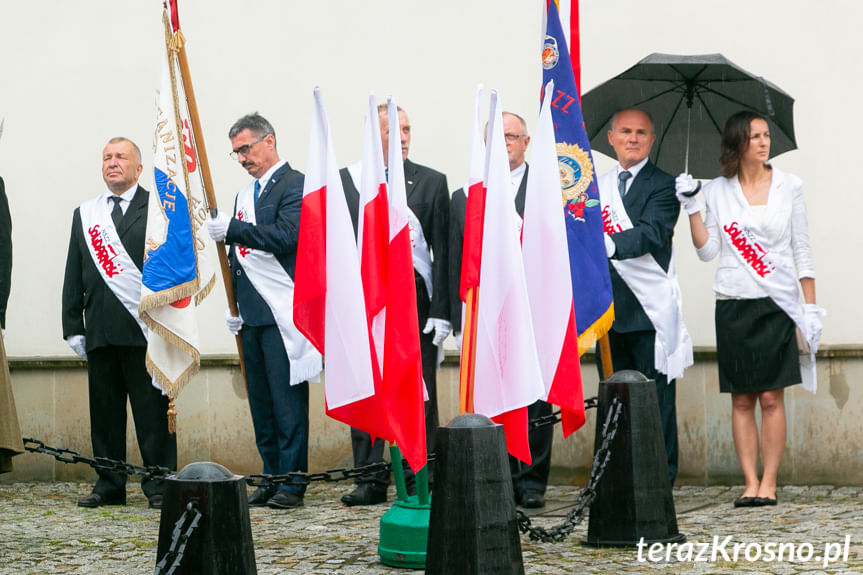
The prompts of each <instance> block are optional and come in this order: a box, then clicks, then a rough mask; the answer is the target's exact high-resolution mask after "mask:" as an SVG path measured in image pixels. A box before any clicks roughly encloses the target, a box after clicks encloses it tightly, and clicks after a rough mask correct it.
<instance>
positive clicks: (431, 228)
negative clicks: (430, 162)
mask: <svg viewBox="0 0 863 575" xmlns="http://www.w3.org/2000/svg"><path fill="white" fill-rule="evenodd" d="M404 170H405V186H406V188H407V201H408V207H409V208H410V209H411V211H412V212H413V213H414V215H416V217H417V219H418V220H419V222H420V225H421V226H422V229H423V235H424V236H425V239H426V242H427V243H428V245H429V247H430V248H431V253H432V255H433V260H432V300H431V305H430V306H429V309H428V312H427V313H425V314H424V313H420V318H419V322H420V328H422V327H423V326H424V325H425V322H426V320H427V319H428V318H429V317H436V318H439V319H446V318H447V317H449V315H450V311H449V287H448V286H449V276H448V267H447V262H448V258H449V214H450V206H449V201H450V200H449V189H448V188H447V182H446V176H445V175H444V174H442V173H440V172H438V171H436V170H433V169H431V168H427V167H425V166H421V165H419V164H415V163H413V162H411V161H410V160H405V162H404ZM339 175H340V176H341V179H342V186H343V187H344V189H345V199H346V200H347V202H348V211H349V212H350V213H351V222H352V223H353V225H354V236H356V234H357V225H358V218H359V199H360V194H359V191H358V190H357V187H356V185H355V184H354V181H353V178H351V176H350V173H349V172H348V169H347V168H342V169H341V170H340V171H339ZM414 275H415V279H416V280H417V298H420V297H421V296H422V297H426V299H428V296H427V295H426V290H425V284H424V282H423V281H422V279H421V278H420V276H419V274H416V273H415V274H414ZM424 307H425V306H423V305H419V309H420V310H423V311H424Z"/></svg>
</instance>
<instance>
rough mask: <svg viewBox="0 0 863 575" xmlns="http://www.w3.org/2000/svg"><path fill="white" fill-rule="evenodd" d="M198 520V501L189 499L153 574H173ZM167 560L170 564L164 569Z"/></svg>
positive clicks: (199, 517) (199, 512) (199, 513)
mask: <svg viewBox="0 0 863 575" xmlns="http://www.w3.org/2000/svg"><path fill="white" fill-rule="evenodd" d="M200 521H201V511H200V510H199V509H198V503H197V502H196V501H194V500H192V501H189V503H188V504H187V505H186V511H185V513H183V515H181V516H180V518H179V519H177V522H176V523H175V524H174V530H173V531H172V532H171V545H170V547H168V551H166V552H165V555H164V557H162V560H161V561H159V562H158V563H156V570H155V572H154V575H173V573H174V571H175V570H176V569H177V567H179V566H180V562H181V561H182V560H183V553H185V552H186V544H187V543H188V542H189V538H190V537H191V536H192V534H193V533H194V532H195V528H197V527H198V523H199V522H200ZM187 522H188V523H189V526H188V527H186V528H185V530H184V529H183V528H184V526H185V525H186V523H187ZM172 558H173V560H172ZM169 560H171V566H170V567H169V568H168V570H167V571H165V566H166V565H167V564H168V561H169Z"/></svg>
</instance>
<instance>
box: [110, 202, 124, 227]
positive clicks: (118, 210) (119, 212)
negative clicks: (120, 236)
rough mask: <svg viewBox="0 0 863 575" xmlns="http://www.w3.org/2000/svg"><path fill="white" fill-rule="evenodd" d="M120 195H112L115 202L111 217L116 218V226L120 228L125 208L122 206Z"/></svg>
mask: <svg viewBox="0 0 863 575" xmlns="http://www.w3.org/2000/svg"><path fill="white" fill-rule="evenodd" d="M122 199H123V198H121V197H120V196H112V197H111V201H112V202H114V209H113V210H111V219H112V220H114V227H115V228H116V229H118V230H119V229H120V222H121V221H123V209H122V208H121V207H120V200H122Z"/></svg>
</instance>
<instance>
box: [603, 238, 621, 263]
mask: <svg viewBox="0 0 863 575" xmlns="http://www.w3.org/2000/svg"><path fill="white" fill-rule="evenodd" d="M602 237H603V238H605V256H606V257H609V258H610V257H611V256H613V255H614V252H616V251H617V244H616V243H614V240H613V239H611V236H609V235H608V234H603V235H602Z"/></svg>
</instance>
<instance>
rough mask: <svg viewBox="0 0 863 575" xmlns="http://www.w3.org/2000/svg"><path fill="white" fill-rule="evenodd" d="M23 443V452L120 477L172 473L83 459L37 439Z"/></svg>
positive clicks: (148, 477) (122, 462)
mask: <svg viewBox="0 0 863 575" xmlns="http://www.w3.org/2000/svg"><path fill="white" fill-rule="evenodd" d="M23 442H24V449H25V450H27V451H32V452H35V453H46V454H48V455H52V456H53V457H54V459H56V460H57V461H61V462H63V463H85V464H87V465H89V466H90V467H92V468H93V469H99V470H102V471H112V472H114V473H120V474H122V475H140V476H141V477H142V478H143V479H161V478H164V477H167V476H168V475H171V474H173V473H174V471H173V470H171V469H168V468H167V467H160V466H158V465H148V466H146V467H142V466H139V465H132V464H131V463H126V462H125V461H116V460H114V459H108V458H107V457H95V458H91V457H85V456H83V455H81V454H80V453H78V452H77V451H74V450H72V449H67V448H65V447H51V446H50V445H45V443H44V442H42V441H39V440H38V439H31V438H29V437H25V438H23Z"/></svg>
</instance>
